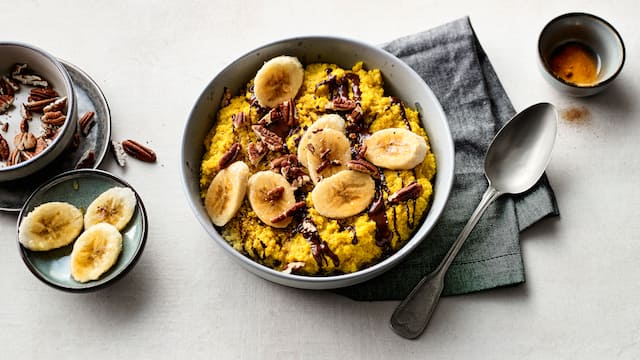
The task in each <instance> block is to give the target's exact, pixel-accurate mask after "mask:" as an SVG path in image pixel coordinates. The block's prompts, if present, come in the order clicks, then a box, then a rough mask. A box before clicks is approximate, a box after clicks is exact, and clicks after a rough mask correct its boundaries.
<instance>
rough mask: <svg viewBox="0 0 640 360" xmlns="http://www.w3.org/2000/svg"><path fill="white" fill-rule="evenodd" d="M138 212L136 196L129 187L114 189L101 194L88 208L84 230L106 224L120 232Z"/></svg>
mask: <svg viewBox="0 0 640 360" xmlns="http://www.w3.org/2000/svg"><path fill="white" fill-rule="evenodd" d="M135 210H136V195H135V193H134V192H133V190H131V189H130V188H128V187H112V188H111V189H109V190H107V191H105V192H103V193H102V194H100V195H99V196H98V197H97V198H95V200H93V201H92V202H91V204H89V206H88V207H87V212H86V213H85V214H84V228H85V229H89V228H90V227H91V226H92V225H95V224H98V223H102V222H106V223H109V224H111V225H113V226H115V227H116V228H117V229H118V230H122V229H124V227H125V226H127V224H128V223H129V220H131V217H133V212H134V211H135Z"/></svg>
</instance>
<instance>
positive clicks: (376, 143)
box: [364, 128, 428, 170]
mask: <svg viewBox="0 0 640 360" xmlns="http://www.w3.org/2000/svg"><path fill="white" fill-rule="evenodd" d="M364 144H365V145H366V146H367V152H366V153H365V155H364V156H365V158H366V159H367V160H369V161H370V162H371V163H372V164H374V165H376V166H380V167H382V168H385V169H391V170H409V169H413V168H414V167H416V166H418V165H419V164H420V163H421V162H422V161H423V160H424V158H425V156H426V155H427V149H428V145H427V142H426V141H425V140H424V138H423V137H422V136H420V135H417V134H415V133H413V132H411V131H409V130H407V129H402V128H389V129H384V130H379V131H376V132H375V133H373V135H371V136H370V137H369V138H368V139H366V140H365V141H364Z"/></svg>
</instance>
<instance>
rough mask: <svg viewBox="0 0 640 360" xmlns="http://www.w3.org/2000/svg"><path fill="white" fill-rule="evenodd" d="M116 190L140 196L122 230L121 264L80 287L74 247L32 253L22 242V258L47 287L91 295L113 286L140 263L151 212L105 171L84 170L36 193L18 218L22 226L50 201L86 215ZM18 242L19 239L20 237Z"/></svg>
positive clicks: (56, 180) (68, 246) (71, 172)
mask: <svg viewBox="0 0 640 360" xmlns="http://www.w3.org/2000/svg"><path fill="white" fill-rule="evenodd" d="M114 186H126V187H129V188H131V190H133V192H134V193H135V194H136V199H137V206H136V210H135V212H134V213H133V218H132V219H131V221H130V222H129V224H128V225H127V226H126V227H125V228H124V229H122V231H121V233H122V242H123V243H122V245H123V246H122V253H120V257H119V258H118V261H117V262H116V263H115V265H113V267H111V269H109V270H108V271H107V272H106V273H104V274H103V275H102V276H101V277H100V278H99V279H98V280H94V281H89V282H87V283H80V282H77V281H75V280H74V279H73V278H72V277H71V270H70V265H69V259H70V255H71V250H72V249H73V243H71V244H69V245H67V246H65V247H62V248H59V249H55V250H51V251H31V250H29V249H27V248H25V247H24V246H22V244H21V243H20V242H19V241H18V246H19V248H20V255H21V256H22V260H24V263H25V264H26V265H27V267H28V268H29V270H31V272H32V273H33V274H34V275H35V276H36V277H37V278H38V279H40V280H42V281H43V282H44V283H45V284H47V285H49V286H52V287H54V288H56V289H59V290H64V291H69V292H87V291H93V290H97V289H100V288H103V287H106V286H108V285H111V284H113V283H114V282H115V281H116V280H118V279H120V278H122V277H123V276H124V275H125V274H126V273H127V272H129V270H131V268H133V266H134V265H135V263H136V262H137V261H138V259H139V258H140V255H141V254H142V251H143V249H144V245H145V243H146V241H147V223H148V220H147V212H146V210H145V208H144V204H143V203H142V199H141V198H140V195H139V194H138V193H137V192H136V191H135V189H133V188H132V187H131V186H130V185H129V184H127V183H126V182H125V181H123V180H122V179H120V178H118V177H116V176H114V175H112V174H110V173H107V172H105V171H102V170H93V169H81V170H73V171H69V172H65V173H63V174H60V175H58V176H56V177H54V178H53V179H51V180H50V181H48V182H47V183H45V184H43V185H42V186H40V187H39V188H38V189H36V190H35V191H34V192H33V194H31V196H30V197H29V198H28V199H27V201H26V203H25V204H24V206H23V207H22V210H21V211H20V215H19V216H18V227H17V228H18V229H19V228H20V223H21V222H22V219H24V218H25V217H26V216H27V214H29V212H31V211H32V210H33V209H34V208H35V207H37V206H38V205H41V204H43V203H46V202H50V201H65V202H68V203H70V204H72V205H74V206H76V207H77V208H79V209H80V210H82V212H83V213H84V211H85V210H86V209H87V207H88V206H89V204H90V203H91V202H92V201H93V200H94V199H95V198H96V197H98V195H100V194H101V193H103V192H104V191H106V190H107V189H109V188H111V187H114ZM16 238H17V237H16Z"/></svg>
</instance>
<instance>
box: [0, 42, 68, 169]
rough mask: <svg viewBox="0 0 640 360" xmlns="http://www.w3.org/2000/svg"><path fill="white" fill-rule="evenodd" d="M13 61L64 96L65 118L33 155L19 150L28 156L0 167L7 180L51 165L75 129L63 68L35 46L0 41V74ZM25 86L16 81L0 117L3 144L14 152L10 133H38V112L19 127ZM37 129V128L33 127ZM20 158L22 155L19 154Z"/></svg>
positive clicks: (6, 71)
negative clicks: (25, 126) (16, 87)
mask: <svg viewBox="0 0 640 360" xmlns="http://www.w3.org/2000/svg"><path fill="white" fill-rule="evenodd" d="M15 64H26V65H27V69H26V70H25V72H27V73H28V72H30V71H33V72H34V73H35V74H37V75H39V76H41V77H42V78H44V79H45V80H46V81H47V83H48V86H50V87H53V89H54V90H55V91H56V92H57V94H58V95H59V97H66V98H67V105H66V112H64V113H65V115H66V120H65V121H64V123H63V124H62V125H61V126H59V127H54V129H56V130H55V132H56V135H55V137H54V138H53V139H52V141H51V142H50V143H49V144H48V146H47V147H46V148H45V149H44V150H42V152H40V153H38V154H36V155H33V153H35V150H33V151H27V150H26V149H25V151H19V152H18V154H23V155H25V154H31V155H28V156H31V157H30V158H28V159H26V160H24V161H21V162H19V163H17V164H14V165H11V166H3V167H0V181H10V180H15V179H21V178H24V177H26V176H29V175H31V174H33V173H35V172H36V171H39V170H41V169H43V168H44V167H46V166H47V165H49V164H51V163H52V162H53V161H54V160H55V159H57V158H58V157H59V156H60V154H62V152H63V151H65V149H66V148H67V146H68V145H69V144H70V143H71V140H72V139H73V134H74V133H75V129H76V121H77V109H76V96H75V91H74V89H73V85H72V82H71V77H70V76H69V73H68V72H67V70H66V68H65V67H64V66H63V65H62V64H61V63H60V61H58V60H57V59H56V58H55V57H53V56H52V55H51V54H49V53H47V52H46V51H44V50H42V49H39V48H37V47H35V46H32V45H29V44H25V43H18V42H0V76H6V75H9V74H11V72H12V69H13V67H14V65H15ZM31 88H34V87H32V86H29V85H24V84H20V86H19V90H18V91H17V92H16V93H15V94H14V100H13V105H12V106H11V107H9V109H8V110H7V113H5V114H3V115H2V116H0V117H1V118H2V119H1V120H2V121H3V122H6V123H7V124H9V127H8V129H7V131H6V132H3V133H2V136H3V137H5V140H6V141H7V143H10V144H11V145H9V148H10V149H11V150H15V151H18V149H17V148H16V147H14V136H17V135H18V134H20V133H22V132H25V133H31V134H32V135H33V136H35V137H38V136H39V135H40V114H38V113H35V112H34V114H33V116H32V120H30V121H27V122H26V123H27V124H28V127H29V128H30V129H27V130H26V131H24V129H22V127H21V126H20V125H21V124H20V123H21V122H22V114H21V107H22V104H23V103H27V102H28V98H29V97H30V89H31ZM36 129H37V130H36ZM19 157H20V158H23V157H22V156H19Z"/></svg>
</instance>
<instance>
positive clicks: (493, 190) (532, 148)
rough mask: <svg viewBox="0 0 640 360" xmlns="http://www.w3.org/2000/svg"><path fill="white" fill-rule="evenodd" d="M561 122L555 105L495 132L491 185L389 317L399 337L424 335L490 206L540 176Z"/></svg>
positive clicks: (488, 170) (488, 165) (530, 111)
mask: <svg viewBox="0 0 640 360" xmlns="http://www.w3.org/2000/svg"><path fill="white" fill-rule="evenodd" d="M557 123H558V116H557V113H556V110H555V108H554V107H553V105H551V104H548V103H539V104H535V105H532V106H530V107H529V108H527V109H525V110H523V111H522V112H520V113H518V114H516V115H515V116H514V117H513V118H512V119H511V120H509V122H508V123H507V124H506V125H505V126H504V127H503V128H502V129H500V131H499V132H498V133H497V134H496V136H495V137H494V138H493V141H492V142H491V145H489V149H488V150H487V154H486V156H485V160H484V172H485V176H486V177H487V180H488V181H489V187H488V188H487V190H486V191H485V193H484V195H483V196H482V200H480V204H478V207H477V208H476V209H475V211H474V212H473V214H472V215H471V218H470V219H469V221H468V222H467V224H466V225H465V227H464V228H463V229H462V231H461V232H460V235H459V236H458V238H457V239H456V240H455V242H454V243H453V245H452V246H451V248H450V249H449V252H447V254H446V255H445V257H444V259H443V260H442V262H441V263H440V265H438V267H437V268H436V269H435V270H434V271H433V272H432V273H430V274H428V275H426V276H425V277H424V278H422V280H420V282H419V283H418V285H416V287H415V288H414V289H413V290H412V291H411V293H410V294H409V296H407V298H406V299H404V300H403V301H402V302H401V303H400V305H398V307H397V308H396V310H395V311H394V312H393V315H391V328H392V329H393V331H395V332H396V334H398V335H400V336H402V337H405V338H408V339H415V338H417V337H418V336H420V334H422V332H423V331H424V329H425V328H426V327H427V323H428V322H429V319H430V318H431V315H432V314H433V311H434V310H435V308H436V305H438V300H439V299H440V294H441V293H442V289H443V288H444V277H445V274H446V273H447V270H448V269H449V266H450V265H451V263H452V262H453V259H454V258H455V257H456V255H457V254H458V251H460V248H461V247H462V244H464V241H465V240H466V239H467V237H468V236H469V234H470V233H471V231H472V230H473V228H474V227H475V226H476V224H477V223H478V220H479V219H480V217H482V214H484V211H485V210H486V209H487V207H489V205H490V204H491V203H492V202H493V201H495V200H496V199H497V198H498V197H500V196H501V195H503V194H519V193H521V192H524V191H525V190H527V189H529V188H530V187H532V186H533V185H534V184H535V183H536V182H537V181H538V179H540V177H541V176H542V173H543V172H544V169H545V168H546V167H547V164H548V163H549V159H550V158H551V150H552V148H553V143H554V142H555V139H556V131H557Z"/></svg>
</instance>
